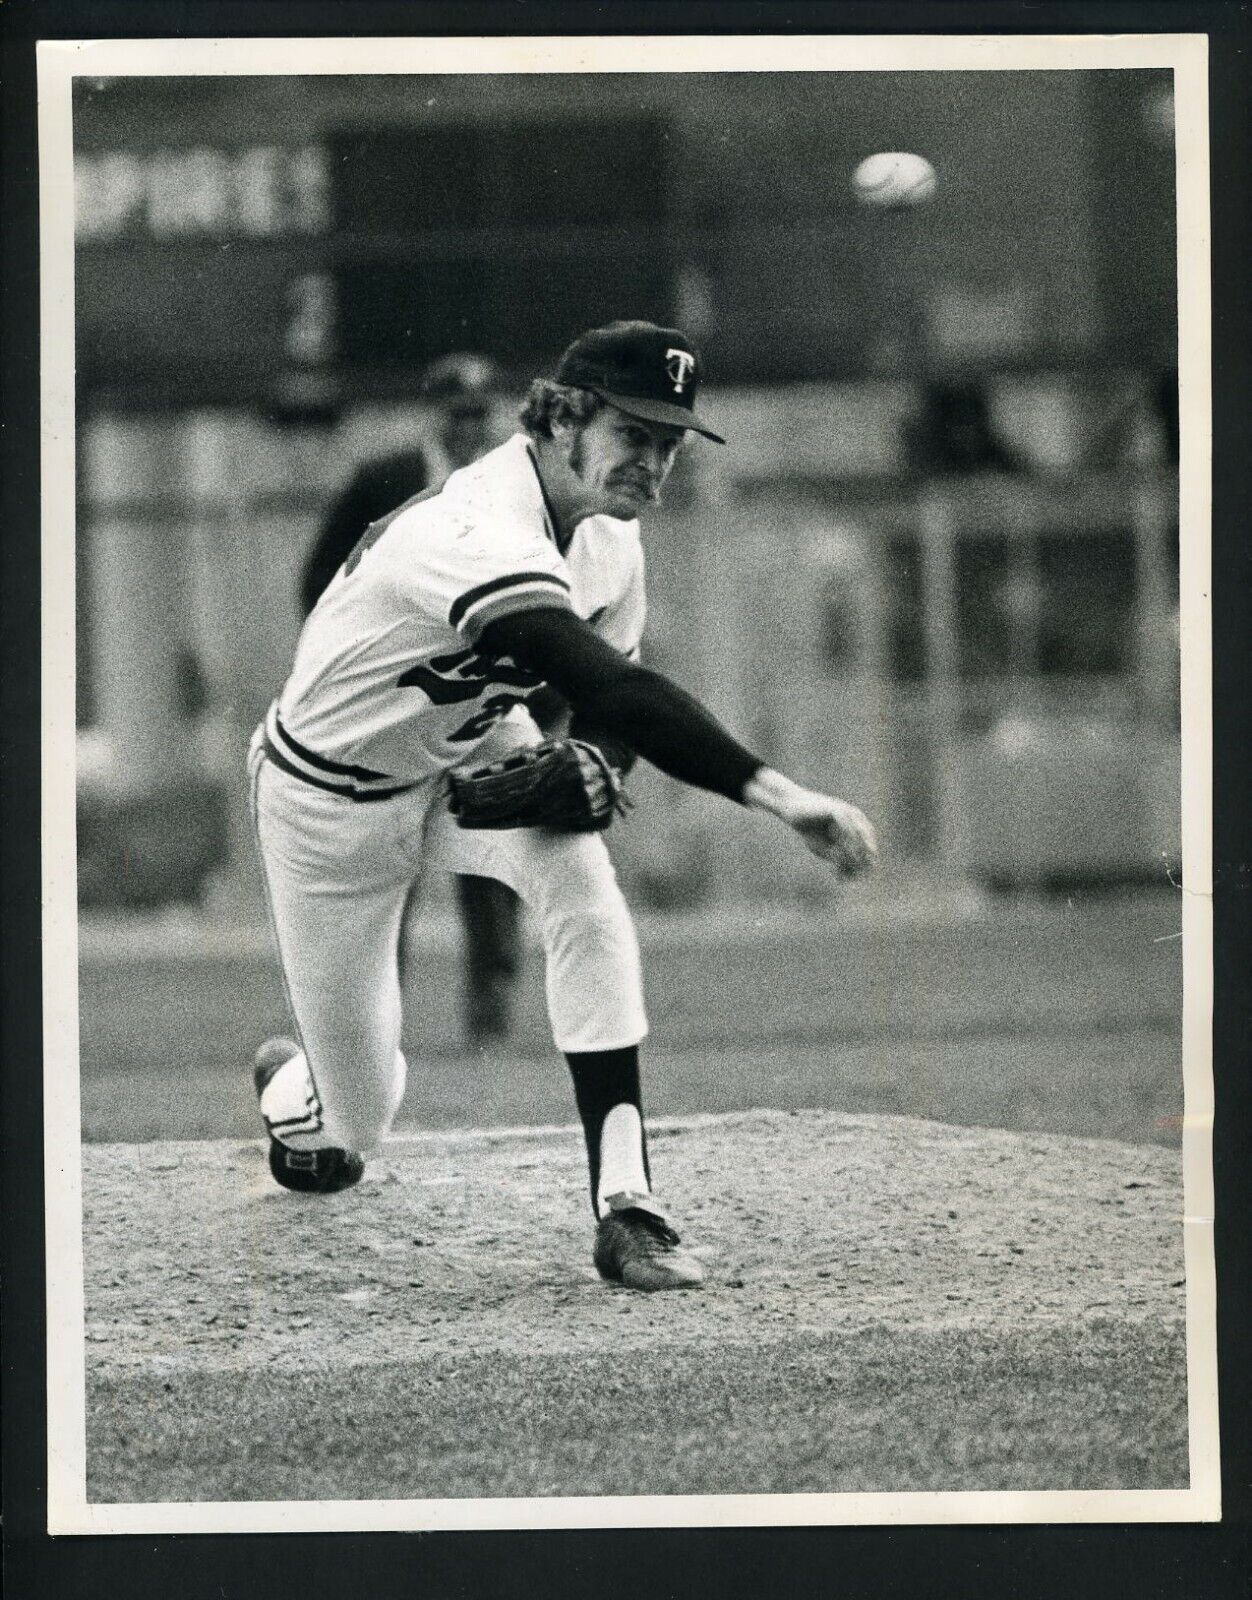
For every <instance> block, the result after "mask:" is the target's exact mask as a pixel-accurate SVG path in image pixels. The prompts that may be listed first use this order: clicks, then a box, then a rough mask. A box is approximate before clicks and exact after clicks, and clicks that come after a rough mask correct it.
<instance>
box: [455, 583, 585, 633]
mask: <svg viewBox="0 0 1252 1600" xmlns="http://www.w3.org/2000/svg"><path fill="white" fill-rule="evenodd" d="M535 584H540V585H542V586H545V587H550V588H555V589H560V590H561V591H562V592H563V593H565V594H568V593H569V584H568V583H566V581H565V579H564V578H558V577H557V576H556V574H555V573H552V572H511V573H509V574H508V575H507V577H503V578H492V579H491V581H490V582H489V583H480V584H479V585H478V587H477V588H475V589H467V590H466V591H465V593H464V594H463V595H460V596H459V597H458V598H457V599H456V600H454V601H453V602H452V606H451V609H450V610H449V612H448V621H449V622H450V623H451V624H452V626H453V627H454V628H460V627H461V626H462V625H463V623H464V622H465V619H466V618H467V617H468V616H469V614H470V613H471V612H472V611H474V610H476V609H477V608H478V606H480V605H481V604H483V602H484V601H487V600H489V599H490V598H491V597H492V596H493V595H496V594H499V593H500V592H501V591H504V590H508V591H509V592H512V591H514V590H519V591H521V590H526V589H530V588H531V587H532V586H533V585H535Z"/></svg>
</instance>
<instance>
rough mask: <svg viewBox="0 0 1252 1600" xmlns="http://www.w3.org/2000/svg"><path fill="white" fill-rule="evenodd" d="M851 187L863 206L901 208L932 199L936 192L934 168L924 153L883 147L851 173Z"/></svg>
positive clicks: (884, 209)
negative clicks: (915, 153) (917, 153)
mask: <svg viewBox="0 0 1252 1600" xmlns="http://www.w3.org/2000/svg"><path fill="white" fill-rule="evenodd" d="M852 188H853V190H854V191H855V193H856V197H857V199H858V200H859V201H860V202H861V203H862V205H867V206H877V207H879V208H880V209H881V210H883V211H899V210H903V209H904V208H905V207H906V206H919V205H921V204H923V202H925V201H927V200H929V199H930V197H931V195H932V194H934V192H935V169H934V168H933V167H932V166H931V164H930V162H929V161H927V159H926V157H925V156H918V155H913V154H911V153H910V152H909V151H907V150H883V151H880V152H879V154H878V155H876V156H866V158H865V160H864V161H862V162H861V164H860V166H859V167H858V168H857V169H856V171H855V172H854V173H853V174H852Z"/></svg>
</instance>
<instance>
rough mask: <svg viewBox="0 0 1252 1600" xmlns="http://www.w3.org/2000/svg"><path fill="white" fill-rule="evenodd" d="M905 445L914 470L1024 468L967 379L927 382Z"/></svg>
mask: <svg viewBox="0 0 1252 1600" xmlns="http://www.w3.org/2000/svg"><path fill="white" fill-rule="evenodd" d="M909 442H910V447H911V454H912V458H913V465H914V467H915V468H916V469H917V470H918V471H919V472H924V473H934V474H936V475H942V476H946V475H950V474H957V475H962V474H966V473H971V472H1025V471H1027V470H1028V465H1027V463H1026V462H1025V461H1024V460H1023V459H1022V458H1021V457H1020V456H1019V455H1018V454H1017V452H1016V451H1015V450H1014V449H1013V448H1012V447H1011V446H1010V445H1008V444H1006V443H1005V442H1004V440H1003V439H1001V438H1000V437H999V435H998V434H997V432H996V430H995V426H994V424H993V422H992V419H991V411H990V408H989V406H988V403H987V393H986V389H985V387H984V386H983V384H981V383H980V382H978V381H976V380H973V379H971V380H967V381H958V380H945V381H939V380H935V381H932V382H930V383H927V384H926V385H925V387H924V389H923V391H922V403H921V409H920V411H919V413H918V416H917V418H916V420H915V422H914V424H913V427H912V430H911V437H910V441H909Z"/></svg>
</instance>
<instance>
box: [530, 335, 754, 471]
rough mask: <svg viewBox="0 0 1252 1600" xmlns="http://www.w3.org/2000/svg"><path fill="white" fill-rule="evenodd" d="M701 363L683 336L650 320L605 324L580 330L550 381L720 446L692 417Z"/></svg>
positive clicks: (717, 436) (720, 440)
mask: <svg viewBox="0 0 1252 1600" xmlns="http://www.w3.org/2000/svg"><path fill="white" fill-rule="evenodd" d="M700 375H701V362H700V358H699V356H698V355H697V353H696V350H695V347H694V346H693V345H692V343H691V340H690V339H688V338H687V336H686V334H684V333H679V331H678V329H677V328H660V327H658V326H657V325H656V323H655V322H610V323H607V324H606V325H605V326H604V327H602V328H591V329H589V330H588V332H586V333H583V334H580V335H579V336H578V338H577V339H575V340H574V342H573V344H572V345H570V347H569V349H568V350H566V352H565V354H564V355H563V356H562V357H561V360H560V364H559V365H558V367H557V369H556V381H557V382H558V383H566V384H569V385H570V387H571V388H577V389H590V390H591V392H592V393H593V394H598V395H599V396H600V398H601V399H602V400H607V401H608V403H609V404H610V405H612V406H616V407H617V409H618V410H619V411H624V412H625V413H626V414H627V416H631V417H641V418H642V419H643V420H644V421H645V422H667V423H669V424H670V425H671V426H672V427H675V428H693V429H694V430H695V431H696V432H697V433H702V434H703V435H704V437H705V438H706V439H712V440H714V441H715V442H716V443H717V444H725V443H726V441H725V439H723V438H722V436H721V434H719V433H714V432H713V430H712V428H710V427H709V426H708V424H707V423H706V422H705V421H704V420H703V418H702V417H698V416H697V415H696V410H695V404H696V390H697V389H698V388H699V385H700Z"/></svg>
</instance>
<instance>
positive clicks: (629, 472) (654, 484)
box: [609, 467, 661, 500]
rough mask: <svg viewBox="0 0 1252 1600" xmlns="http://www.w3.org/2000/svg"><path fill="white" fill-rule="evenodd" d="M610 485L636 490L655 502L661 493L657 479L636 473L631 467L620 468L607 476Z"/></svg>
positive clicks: (646, 474) (643, 473)
mask: <svg viewBox="0 0 1252 1600" xmlns="http://www.w3.org/2000/svg"><path fill="white" fill-rule="evenodd" d="M609 482H610V484H620V485H621V486H622V487H623V488H626V489H634V490H637V491H638V492H639V493H640V494H646V495H647V497H648V498H649V500H655V499H656V498H657V496H658V495H659V494H660V492H661V482H660V479H659V478H654V477H653V476H652V475H651V473H648V472H638V471H636V470H635V469H634V468H632V467H622V468H619V469H618V470H617V471H616V472H611V473H610V474H609Z"/></svg>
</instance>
